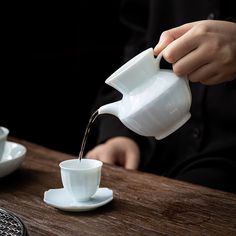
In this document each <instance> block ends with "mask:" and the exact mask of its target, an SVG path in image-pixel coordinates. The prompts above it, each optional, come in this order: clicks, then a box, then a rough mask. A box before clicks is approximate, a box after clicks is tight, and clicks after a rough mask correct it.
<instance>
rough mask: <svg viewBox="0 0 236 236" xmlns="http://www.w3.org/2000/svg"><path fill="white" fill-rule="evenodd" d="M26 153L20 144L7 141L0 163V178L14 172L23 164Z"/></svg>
mask: <svg viewBox="0 0 236 236" xmlns="http://www.w3.org/2000/svg"><path fill="white" fill-rule="evenodd" d="M26 151H27V149H26V147H25V146H23V145H22V144H19V143H15V142H10V141H7V142H6V145H5V149H4V153H3V156H2V159H1V161H0V177H4V176H6V175H9V174H10V173H12V172H13V171H15V170H16V169H17V168H18V167H19V166H20V165H21V163H22V162H23V160H24V158H25V154H26Z"/></svg>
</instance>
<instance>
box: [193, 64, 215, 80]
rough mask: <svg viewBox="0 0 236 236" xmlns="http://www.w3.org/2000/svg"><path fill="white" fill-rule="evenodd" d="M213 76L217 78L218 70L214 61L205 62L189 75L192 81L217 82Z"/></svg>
mask: <svg viewBox="0 0 236 236" xmlns="http://www.w3.org/2000/svg"><path fill="white" fill-rule="evenodd" d="M213 78H215V79H216V70H215V69H214V66H213V65H212V63H208V64H205V65H203V66H201V67H199V68H198V69H196V70H195V71H193V72H192V73H190V74H189V75H188V79H189V80H190V81H192V82H201V83H203V84H207V85H210V84H212V83H215V79H214V80H213V81H212V79H213Z"/></svg>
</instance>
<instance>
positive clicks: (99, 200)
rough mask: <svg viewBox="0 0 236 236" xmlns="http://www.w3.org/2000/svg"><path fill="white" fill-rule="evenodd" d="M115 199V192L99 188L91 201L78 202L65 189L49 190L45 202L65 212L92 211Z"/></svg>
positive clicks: (45, 194) (45, 193)
mask: <svg viewBox="0 0 236 236" xmlns="http://www.w3.org/2000/svg"><path fill="white" fill-rule="evenodd" d="M112 199H113V191H112V190H111V189H109V188H99V189H98V190H97V192H96V193H95V194H94V195H93V197H91V199H90V200H89V201H86V202H77V201H75V200H74V199H72V198H71V197H70V196H69V194H68V193H67V191H66V190H65V189H64V188H59V189H49V190H48V191H46V192H44V202H46V203H47V204H48V205H50V206H53V207H56V208H58V209H60V210H63V211H90V210H93V209H95V208H98V207H100V206H103V205H105V204H107V203H108V202H110V201H111V200H112Z"/></svg>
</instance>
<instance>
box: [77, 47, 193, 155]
mask: <svg viewBox="0 0 236 236" xmlns="http://www.w3.org/2000/svg"><path fill="white" fill-rule="evenodd" d="M161 58H162V55H159V56H158V57H156V58H155V57H154V53H153V48H148V49H146V50H145V51H143V52H141V53H140V54H138V55H137V56H135V57H134V58H132V59H131V60H130V61H128V62H127V63H125V64H124V65H123V66H121V67H120V68H119V69H118V70H117V71H115V72H114V73H113V74H112V75H111V76H110V77H108V79H107V80H106V81H105V83H106V84H108V85H110V86H111V87H113V88H115V89H116V90H118V91H119V92H121V93H122V95H123V97H122V99H121V100H119V101H116V102H113V103H109V104H106V105H103V106H101V107H100V108H99V109H98V110H97V111H95V112H94V113H93V114H92V116H91V118H90V120H89V123H88V125H87V127H86V131H85V134H84V137H83V140H82V145H81V150H80V153H79V159H81V158H82V157H83V152H84V148H85V144H86V140H87V136H88V133H89V130H90V128H91V125H92V123H93V122H94V120H95V119H96V118H97V116H98V115H100V114H111V115H114V116H116V117H118V118H119V119H120V121H121V122H122V123H123V124H124V125H125V126H126V127H127V128H129V129H130V130H132V131H133V132H135V133H137V134H139V135H143V136H150V137H155V138H156V139H158V140H160V139H163V138H165V137H167V136H168V135H170V134H171V133H173V132H174V131H176V130H177V129H178V128H180V127H181V126H182V125H184V124H185V123H186V122H187V121H188V120H189V118H190V117H191V114H190V112H189V110H190V106H191V100H192V96H191V92H190V88H189V84H188V80H186V79H185V78H181V77H179V76H177V75H176V74H175V73H174V72H173V71H172V70H166V69H160V60H161Z"/></svg>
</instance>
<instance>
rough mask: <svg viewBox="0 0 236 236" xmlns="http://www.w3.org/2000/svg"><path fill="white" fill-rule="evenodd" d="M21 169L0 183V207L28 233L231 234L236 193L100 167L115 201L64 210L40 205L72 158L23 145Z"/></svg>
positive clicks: (234, 225) (235, 217)
mask: <svg viewBox="0 0 236 236" xmlns="http://www.w3.org/2000/svg"><path fill="white" fill-rule="evenodd" d="M17 142H19V143H22V144H23V145H25V146H26V147H27V155H26V159H25V161H24V163H23V164H22V166H21V168H20V169H18V170H17V171H15V172H14V173H12V174H11V175H9V176H6V177H4V178H2V179H0V206H1V207H4V208H5V209H8V210H10V211H12V212H14V213H15V215H16V216H18V217H19V218H20V219H21V220H22V221H23V222H24V223H25V225H26V227H27V230H28V233H29V235H47V236H49V235H66V236H74V235H99V236H102V235H106V236H108V235H109V236H110V235H115V236H119V235H148V236H150V235H214V236H215V235H236V195H234V194H230V193H225V192H221V191H216V190H212V189H209V188H205V187H201V186H196V185H192V184H188V183H184V182H180V181H175V180H172V179H168V178H164V177H160V176H156V175H151V174H147V173H142V172H137V171H127V170H124V169H122V168H119V167H114V166H109V165H104V166H103V170H102V178H101V186H102V187H109V188H111V189H112V190H113V192H114V199H113V200H112V201H111V202H110V203H108V204H107V205H104V206H102V207H100V208H97V209H95V210H92V211H87V212H76V213H73V212H64V211H61V210H58V209H56V208H53V207H51V206H49V205H47V204H45V203H44V201H43V195H44V191H46V190H48V189H50V188H60V187H62V183H61V179H60V172H59V167H58V164H59V162H60V161H62V160H65V159H69V158H74V156H70V155H67V154H63V153H60V152H56V151H53V150H49V149H47V148H44V147H42V146H39V145H35V144H32V143H29V142H26V141H19V140H17Z"/></svg>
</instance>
